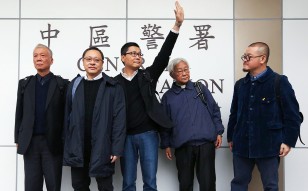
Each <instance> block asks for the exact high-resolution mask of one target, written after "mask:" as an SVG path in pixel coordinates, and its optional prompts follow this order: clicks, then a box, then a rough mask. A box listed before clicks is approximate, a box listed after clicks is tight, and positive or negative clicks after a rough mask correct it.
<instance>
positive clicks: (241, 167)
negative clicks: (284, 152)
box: [231, 155, 280, 191]
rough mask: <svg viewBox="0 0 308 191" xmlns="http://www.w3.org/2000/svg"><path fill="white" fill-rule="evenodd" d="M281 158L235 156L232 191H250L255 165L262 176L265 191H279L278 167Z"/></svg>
mask: <svg viewBox="0 0 308 191" xmlns="http://www.w3.org/2000/svg"><path fill="white" fill-rule="evenodd" d="M279 161H280V158H279V157H278V156H277V157H268V158H245V157H240V156H237V155H233V170H234V178H233V180H232V181H231V191H248V184H249V182H250V180H251V173H252V170H253V168H254V166H255V165H257V167H258V170H259V172H260V175H261V180H262V183H263V189H264V190H265V191H278V167H279Z"/></svg>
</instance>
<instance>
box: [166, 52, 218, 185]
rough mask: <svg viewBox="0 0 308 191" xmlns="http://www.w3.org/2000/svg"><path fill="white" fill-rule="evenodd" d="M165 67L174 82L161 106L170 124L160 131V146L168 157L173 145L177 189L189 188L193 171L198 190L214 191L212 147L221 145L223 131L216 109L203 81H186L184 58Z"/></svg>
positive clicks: (177, 59)
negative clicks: (169, 126) (170, 125)
mask: <svg viewBox="0 0 308 191" xmlns="http://www.w3.org/2000/svg"><path fill="white" fill-rule="evenodd" d="M167 69H168V71H169V74H170V76H171V77H172V78H173V79H174V81H175V82H174V83H173V84H172V87H171V89H169V90H168V91H167V92H166V93H165V94H164V96H163V98H162V105H163V106H164V109H165V111H166V112H167V115H168V116H169V117H170V118H171V120H172V122H173V124H174V126H173V129H172V131H170V132H162V133H161V147H162V148H163V149H165V153H166V157H167V158H168V159H169V160H172V158H173V156H172V151H171V148H175V157H176V167H177V169H178V180H179V190H180V191H192V190H193V186H194V174H195V173H194V172H195V171H196V176H197V179H198V181H199V187H200V191H215V190H216V173H215V148H219V147H220V146H221V143H222V134H223V132H224V127H223V125H222V121H221V114H220V109H219V107H218V105H217V103H216V101H215V100H214V98H213V96H212V94H211V93H210V91H209V90H208V89H207V88H206V87H205V86H204V85H203V84H201V83H200V82H195V83H193V82H192V81H190V71H189V64H188V62H187V61H186V60H185V59H183V58H176V59H173V60H172V61H170V63H169V65H168V67H167Z"/></svg>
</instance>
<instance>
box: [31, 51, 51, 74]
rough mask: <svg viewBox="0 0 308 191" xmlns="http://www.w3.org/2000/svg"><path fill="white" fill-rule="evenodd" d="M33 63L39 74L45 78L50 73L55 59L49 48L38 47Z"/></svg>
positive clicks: (34, 53) (34, 52)
mask: <svg viewBox="0 0 308 191" xmlns="http://www.w3.org/2000/svg"><path fill="white" fill-rule="evenodd" d="M33 63H34V67H35V69H36V70H37V72H38V73H39V74H40V75H41V76H45V75H46V74H48V73H49V72H50V66H51V65H52V63H53V58H52V56H51V53H50V52H49V50H48V49H47V48H44V47H38V48H35V49H34V51H33Z"/></svg>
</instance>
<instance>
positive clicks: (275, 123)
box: [227, 67, 301, 158]
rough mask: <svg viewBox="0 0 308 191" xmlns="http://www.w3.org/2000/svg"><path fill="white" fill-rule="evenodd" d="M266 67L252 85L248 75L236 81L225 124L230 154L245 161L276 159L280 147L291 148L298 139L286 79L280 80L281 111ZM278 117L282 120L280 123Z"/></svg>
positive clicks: (295, 108)
mask: <svg viewBox="0 0 308 191" xmlns="http://www.w3.org/2000/svg"><path fill="white" fill-rule="evenodd" d="M276 75H278V74H277V73H275V72H273V70H272V69H271V68H270V67H267V71H266V73H265V74H264V75H263V76H261V77H260V78H259V79H257V80H256V81H253V82H252V81H251V80H250V75H249V74H247V75H246V77H245V78H242V79H241V80H239V81H237V82H236V84H235V86H234V94H233V100H232V105H231V114H230V117H229V123H228V137H227V138H228V142H230V141H232V142H233V148H232V152H233V154H236V155H240V156H242V157H248V158H264V157H272V156H278V155H279V150H280V145H281V144H282V143H284V144H287V145H288V146H291V147H294V146H295V144H296V141H297V137H298V135H299V127H300V123H301V121H300V117H299V105H298V102H297V100H296V97H295V93H294V91H293V89H292V86H291V84H290V83H289V81H288V79H287V77H286V76H282V77H281V80H280V90H281V92H280V95H281V101H282V104H283V111H281V109H280V107H279V103H278V101H277V99H276V94H275V88H274V86H275V76H276ZM282 116H284V118H283V119H282Z"/></svg>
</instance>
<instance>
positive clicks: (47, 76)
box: [36, 72, 52, 84]
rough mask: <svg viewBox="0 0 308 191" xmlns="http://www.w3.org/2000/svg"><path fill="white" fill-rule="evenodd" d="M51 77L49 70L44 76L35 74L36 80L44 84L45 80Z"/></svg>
mask: <svg viewBox="0 0 308 191" xmlns="http://www.w3.org/2000/svg"><path fill="white" fill-rule="evenodd" d="M51 77H52V72H49V73H48V74H47V75H46V76H44V77H42V76H40V75H39V74H36V78H37V80H38V81H39V82H40V83H42V84H44V83H45V82H47V81H48V80H50V79H51Z"/></svg>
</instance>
